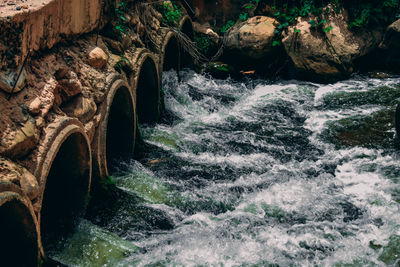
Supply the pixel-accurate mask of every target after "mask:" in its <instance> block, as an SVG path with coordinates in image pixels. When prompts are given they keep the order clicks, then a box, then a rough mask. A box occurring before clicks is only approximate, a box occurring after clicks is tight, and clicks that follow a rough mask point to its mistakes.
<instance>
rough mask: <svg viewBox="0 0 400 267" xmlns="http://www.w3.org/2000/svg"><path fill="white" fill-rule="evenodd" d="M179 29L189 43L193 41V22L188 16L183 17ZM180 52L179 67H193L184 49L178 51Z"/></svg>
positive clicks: (190, 58)
mask: <svg viewBox="0 0 400 267" xmlns="http://www.w3.org/2000/svg"><path fill="white" fill-rule="evenodd" d="M179 28H180V30H181V32H182V33H184V34H185V35H186V36H187V37H189V39H190V40H191V41H193V40H194V31H193V22H192V20H191V18H190V17H189V16H187V15H186V16H184V17H183V18H182V19H181V21H180V23H179ZM180 50H181V51H180V52H181V67H182V68H188V67H192V66H193V59H192V57H191V55H190V54H189V53H188V52H186V51H185V49H184V48H181V49H180Z"/></svg>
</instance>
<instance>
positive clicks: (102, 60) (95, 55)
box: [88, 47, 108, 69]
mask: <svg viewBox="0 0 400 267" xmlns="http://www.w3.org/2000/svg"><path fill="white" fill-rule="evenodd" d="M107 60H108V57H107V55H106V53H105V52H104V51H103V49H101V48H100V47H96V48H94V49H93V50H92V51H90V53H89V58H88V61H89V64H90V65H91V66H92V67H95V68H98V69H101V68H103V67H104V65H105V64H106V63H107Z"/></svg>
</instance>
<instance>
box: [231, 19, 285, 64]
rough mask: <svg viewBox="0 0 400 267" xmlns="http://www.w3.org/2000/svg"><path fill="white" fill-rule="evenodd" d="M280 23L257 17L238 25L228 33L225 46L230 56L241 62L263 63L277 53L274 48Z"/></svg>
mask: <svg viewBox="0 0 400 267" xmlns="http://www.w3.org/2000/svg"><path fill="white" fill-rule="evenodd" d="M277 25H278V22H277V21H276V20H275V19H273V18H270V17H265V16H256V17H252V18H250V19H249V20H247V21H244V22H241V23H237V24H236V25H234V26H233V27H232V28H231V29H230V30H229V31H228V33H227V35H226V37H225V40H224V45H225V52H226V53H227V54H228V55H234V56H238V58H237V60H240V61H243V60H244V61H262V60H265V59H267V58H269V57H271V56H272V55H273V54H274V53H275V52H276V47H273V46H272V43H273V39H274V31H275V27H276V26H277Z"/></svg>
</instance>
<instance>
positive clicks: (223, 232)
mask: <svg viewBox="0 0 400 267" xmlns="http://www.w3.org/2000/svg"><path fill="white" fill-rule="evenodd" d="M182 78H183V80H182V81H181V82H178V79H177V76H176V74H175V73H174V72H167V73H164V77H163V90H164V92H165V106H166V114H164V116H163V117H164V119H163V120H162V121H161V122H160V123H158V124H156V125H148V126H146V125H143V126H142V128H141V132H142V135H143V138H144V140H145V142H144V144H143V145H142V147H141V152H138V153H137V154H136V156H135V157H136V158H135V159H132V160H131V161H129V162H121V163H120V164H119V168H118V171H117V172H116V173H115V174H114V175H113V177H112V179H113V180H114V181H115V183H116V185H117V187H118V188H119V189H120V191H121V192H120V196H119V197H118V201H117V202H116V203H114V204H113V205H112V207H111V208H110V210H108V211H105V212H104V213H101V214H98V215H97V216H89V218H87V219H82V220H81V222H80V224H79V226H78V229H77V231H76V232H75V234H73V235H72V236H71V237H70V238H68V240H66V241H65V242H64V243H63V245H62V248H61V250H59V251H57V252H53V253H50V254H51V256H52V257H53V258H55V259H56V260H59V261H60V262H63V263H65V264H67V265H71V266H304V265H306V266H312V265H317V266H385V265H393V266H398V265H399V264H400V183H399V177H400V164H399V152H398V151H399V145H398V141H397V139H396V138H395V131H394V124H393V121H394V111H395V104H397V103H398V101H399V100H398V98H400V79H399V78H390V79H385V80H378V79H370V78H366V77H354V78H352V79H350V80H347V81H342V82H338V83H335V84H330V85H320V84H315V83H310V82H300V81H278V82H274V83H272V82H269V81H263V80H254V81H248V82H234V81H232V80H229V79H228V80H215V79H212V78H210V77H207V76H202V75H199V74H196V73H194V72H192V71H185V72H182Z"/></svg>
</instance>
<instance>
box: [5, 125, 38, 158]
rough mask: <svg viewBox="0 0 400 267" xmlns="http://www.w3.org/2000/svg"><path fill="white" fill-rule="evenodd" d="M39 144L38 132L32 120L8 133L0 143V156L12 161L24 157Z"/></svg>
mask: <svg viewBox="0 0 400 267" xmlns="http://www.w3.org/2000/svg"><path fill="white" fill-rule="evenodd" d="M38 142H39V131H38V129H37V127H36V124H35V122H34V121H32V120H28V121H27V122H25V123H23V124H22V125H21V126H20V127H18V128H17V129H15V130H14V131H12V132H10V133H9V134H8V135H7V137H6V138H3V139H2V142H1V143H0V154H2V155H5V156H7V157H9V158H12V159H18V158H22V157H24V156H26V155H27V154H28V153H29V152H30V151H31V150H33V149H34V148H35V147H36V145H37V143H38Z"/></svg>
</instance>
